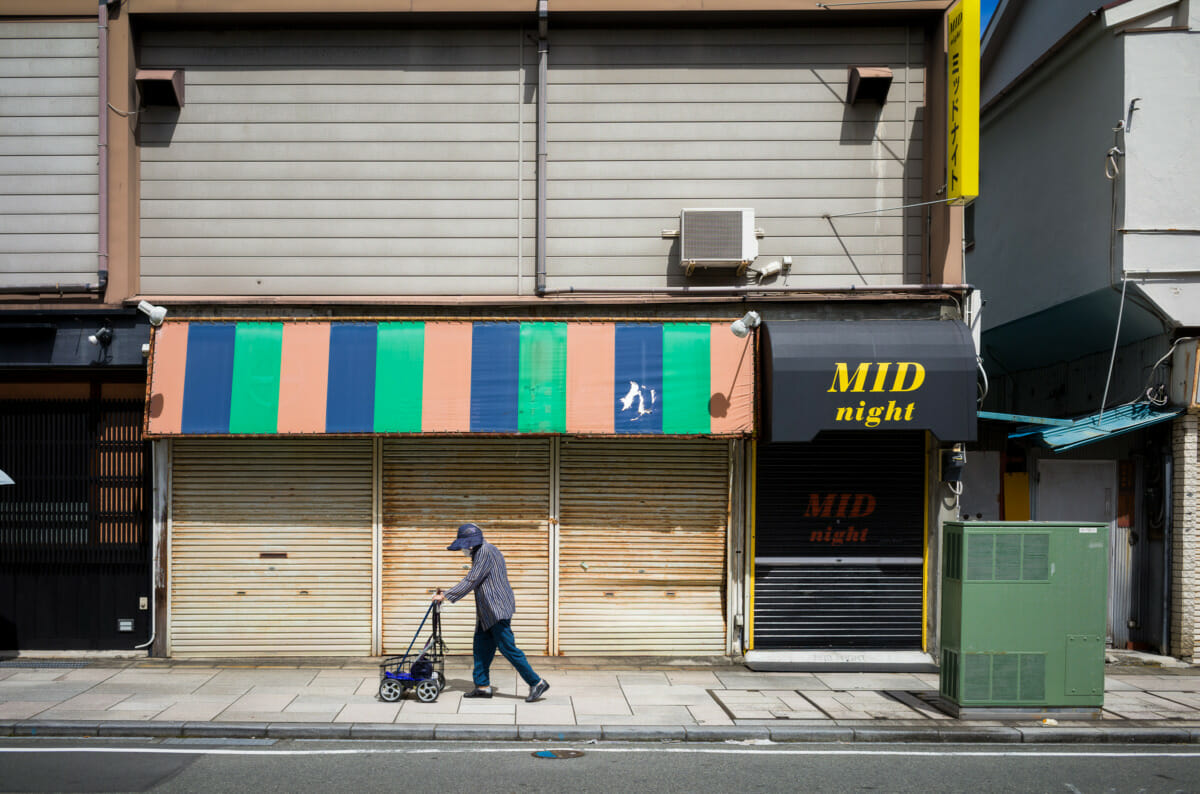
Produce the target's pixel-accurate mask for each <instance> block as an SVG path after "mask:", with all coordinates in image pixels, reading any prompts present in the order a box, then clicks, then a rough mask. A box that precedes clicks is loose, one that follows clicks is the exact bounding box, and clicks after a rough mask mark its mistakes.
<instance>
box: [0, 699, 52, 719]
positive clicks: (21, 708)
mask: <svg viewBox="0 0 1200 794" xmlns="http://www.w3.org/2000/svg"><path fill="white" fill-rule="evenodd" d="M48 708H50V704H49V703H47V702H44V701H43V702H36V701H35V702H30V701H27V700H9V701H7V702H4V703H0V719H3V720H27V719H29V718H30V717H34V716H37V715H38V714H41V713H42V712H44V711H45V710H46V709H48Z"/></svg>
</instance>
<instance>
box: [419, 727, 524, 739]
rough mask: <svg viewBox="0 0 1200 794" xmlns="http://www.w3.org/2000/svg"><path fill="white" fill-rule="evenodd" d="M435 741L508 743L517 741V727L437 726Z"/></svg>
mask: <svg viewBox="0 0 1200 794" xmlns="http://www.w3.org/2000/svg"><path fill="white" fill-rule="evenodd" d="M433 738H434V739H438V740H441V739H447V740H464V739H465V740H468V741H470V740H474V741H481V742H506V741H514V740H516V739H517V726H516V725H436V726H434V729H433Z"/></svg>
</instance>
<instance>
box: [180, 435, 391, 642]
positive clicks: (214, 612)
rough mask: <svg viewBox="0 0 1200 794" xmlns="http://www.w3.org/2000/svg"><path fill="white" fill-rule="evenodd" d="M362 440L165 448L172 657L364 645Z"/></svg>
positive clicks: (367, 564) (366, 568)
mask: <svg viewBox="0 0 1200 794" xmlns="http://www.w3.org/2000/svg"><path fill="white" fill-rule="evenodd" d="M371 526H372V477H371V442H370V441H369V440H363V441H359V440H354V441H348V440H303V441H300V440H295V441H293V440H281V439H271V440H257V439H230V440H216V439H203V440H194V441H175V442H173V445H172V477H171V539H170V544H171V546H170V548H171V559H170V565H171V569H170V587H171V604H170V634H171V636H170V644H171V651H172V653H173V654H174V655H176V656H209V655H216V656H272V655H279V656H285V655H306V656H307V655H366V654H369V653H370V652H371V577H372V543H371V532H372V531H371Z"/></svg>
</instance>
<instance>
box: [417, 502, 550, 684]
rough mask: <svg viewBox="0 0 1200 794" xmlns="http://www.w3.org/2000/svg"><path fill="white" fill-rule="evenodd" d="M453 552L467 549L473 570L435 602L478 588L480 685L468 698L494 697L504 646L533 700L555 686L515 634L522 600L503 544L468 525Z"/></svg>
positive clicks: (476, 645) (474, 647) (477, 672)
mask: <svg viewBox="0 0 1200 794" xmlns="http://www.w3.org/2000/svg"><path fill="white" fill-rule="evenodd" d="M446 549H447V551H462V553H463V554H465V555H466V556H468V557H470V558H471V570H470V571H469V572H468V573H467V575H466V577H465V578H464V579H463V580H462V581H461V582H459V583H458V584H456V585H454V587H451V588H450V589H449V590H447V591H446V592H445V593H444V594H442V593H438V594H437V595H435V596H434V597H433V600H434V601H441V600H443V599H446V600H448V601H449V602H450V603H451V604H453V603H454V602H456V601H458V600H459V599H460V598H462V597H463V596H465V595H466V594H467V593H469V592H471V591H472V590H474V591H475V639H474V642H473V644H472V650H473V652H474V656H475V671H474V676H473V677H474V679H475V689H473V690H472V691H470V692H468V693H467V694H465V695H463V697H466V698H490V697H491V696H492V694H493V693H494V691H495V690H494V688H493V687H492V686H491V685H490V682H491V669H492V660H493V659H495V658H496V651H497V649H499V651H500V653H501V654H503V656H504V658H505V659H508V661H509V662H511V663H512V666H513V667H515V668H516V669H517V672H518V673H520V675H521V678H523V679H524V680H525V683H527V684H529V697H527V698H525V702H526V703H532V702H534V701H535V700H538V699H539V698H541V696H542V695H544V694H546V690H547V689H549V688H550V685H549V684H547V683H546V682H545V680H544V679H542V678H541V677H539V676H538V674H537V673H535V672H534V671H533V668H532V667H531V666H530V665H529V660H528V659H526V658H525V654H524V653H522V652H521V649H520V648H518V647H517V643H516V641H515V640H514V639H513V633H512V627H511V626H510V625H509V622H510V621H511V620H512V616H513V611H514V610H515V609H516V599H515V598H514V597H513V591H512V587H511V586H510V585H509V583H508V569H507V568H506V567H505V565H504V555H503V554H501V553H500V549H498V548H496V547H495V546H493V545H492V544H490V543H488V542H487V541H485V540H484V539H483V530H482V529H480V528H479V527H478V526H476V525H475V524H463V525H462V526H461V527H459V528H458V537H457V538H455V540H454V542H453V543H451V544H450V545H449V546H447V547H446Z"/></svg>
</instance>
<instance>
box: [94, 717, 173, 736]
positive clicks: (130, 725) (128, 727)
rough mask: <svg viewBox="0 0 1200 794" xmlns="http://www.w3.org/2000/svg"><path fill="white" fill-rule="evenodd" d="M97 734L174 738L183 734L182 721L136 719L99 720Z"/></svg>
mask: <svg viewBox="0 0 1200 794" xmlns="http://www.w3.org/2000/svg"><path fill="white" fill-rule="evenodd" d="M96 735H97V736H151V737H155V738H158V737H163V738H176V737H180V736H183V723H182V722H167V721H163V722H152V721H151V722H142V721H138V720H114V721H112V722H101V723H100V728H99V730H98V731H97V734H96Z"/></svg>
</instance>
